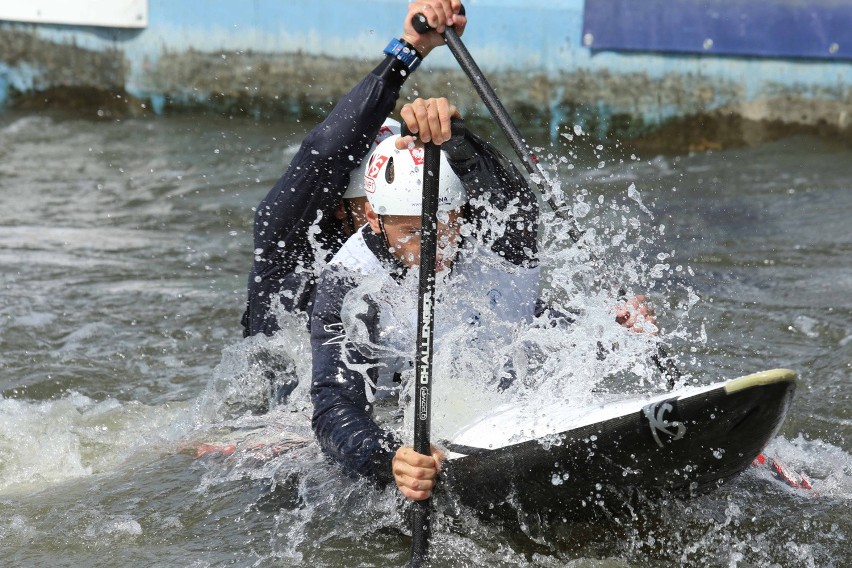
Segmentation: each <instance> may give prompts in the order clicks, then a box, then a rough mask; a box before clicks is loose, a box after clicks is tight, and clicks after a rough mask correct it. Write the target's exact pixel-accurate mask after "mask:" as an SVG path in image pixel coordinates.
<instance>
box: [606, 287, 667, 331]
mask: <svg viewBox="0 0 852 568" xmlns="http://www.w3.org/2000/svg"><path fill="white" fill-rule="evenodd" d="M615 321H616V322H618V323H620V324H621V325H623V326H624V327H626V328H627V329H629V330H630V331H634V332H636V333H650V334H651V335H657V331H659V329H658V328H657V319H656V318H655V317H654V307H653V306H651V305H650V304H648V302H647V300H646V299H645V296H642V295H641V294H640V295H638V296H633V297H632V298H630V299H629V300H627V301H626V302H625V303H623V304H621V305H619V306H618V307H616V309H615Z"/></svg>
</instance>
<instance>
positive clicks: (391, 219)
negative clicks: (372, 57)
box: [311, 99, 538, 500]
mask: <svg viewBox="0 0 852 568" xmlns="http://www.w3.org/2000/svg"><path fill="white" fill-rule="evenodd" d="M401 115H402V118H403V120H404V121H405V123H406V124H407V126H408V128H409V129H410V131H411V132H413V133H416V134H417V136H418V138H419V141H423V142H428V141H432V142H434V143H435V144H439V145H441V147H442V149H443V151H442V154H443V157H442V162H443V164H442V167H441V176H440V196H441V207H440V210H439V215H438V221H439V223H438V243H439V244H438V255H437V263H436V269H437V271H438V273H439V279H440V280H441V282H440V283H439V286H438V297H439V298H441V300H440V302H441V309H440V310H439V311H438V313H437V315H436V320H437V332H438V335H439V336H440V332H441V330H442V328H448V327H451V326H453V325H462V326H466V327H467V328H469V330H470V335H469V336H468V339H467V340H466V341H469V342H470V344H471V346H472V347H473V348H475V347H476V346H477V345H482V346H483V347H484V345H485V344H486V342H487V343H488V345H493V343H492V342H493V341H506V339H507V338H510V337H511V335H512V334H511V330H512V328H513V327H514V326H517V325H521V324H524V323H529V322H530V321H532V318H533V316H534V311H535V305H536V299H537V293H538V261H537V257H536V251H537V248H536V247H537V244H536V232H537V219H538V206H537V203H536V199H535V195H534V194H533V192H532V191H530V188H529V187H528V185H527V182H526V180H525V179H524V177H523V176H522V175H521V174H520V173H519V172H518V171H517V169H516V168H515V167H514V166H513V165H512V164H511V163H510V162H509V161H508V160H507V159H506V158H505V157H504V156H503V155H502V154H500V153H499V152H498V151H497V150H496V149H495V148H494V147H493V146H491V145H490V144H489V143H487V142H486V141H484V140H482V139H481V138H479V137H477V136H476V135H474V134H472V133H470V132H469V131H467V130H466V129H464V128H463V127H462V128H459V125H458V124H457V128H456V133H455V135H452V136H451V133H452V130H451V119H453V118H456V119H458V118H460V115H459V112H458V110H457V109H456V108H455V106H453V105H452V104H450V103H449V102H448V101H447V99H430V100H427V101H424V100H422V99H418V100H416V101H414V102H413V103H411V104H408V105H405V106H404V107H403V109H402V113H401ZM409 145H411V147H409ZM422 150H423V149H422V147H420V146H413V139H412V138H411V137H405V138H400V137H391V138H388V139H387V140H385V141H384V142H382V143H381V144H380V145H379V147H378V148H377V149H376V151H375V152H374V153H373V155H372V157H371V159H370V163H369V164H368V167H367V175H366V184H367V187H366V190H367V200H368V203H367V206H366V208H365V213H366V217H367V220H368V225H367V226H365V227H363V228H362V229H361V230H360V231H359V232H358V233H356V234H355V235H353V236H352V237H351V238H350V239H349V240H348V241H347V242H346V244H345V245H344V246H343V248H342V249H341V250H340V251H339V252H338V253H337V254H336V255H335V256H334V258H333V259H332V260H331V262H330V263H329V265H328V267H326V269H325V270H323V272H322V275H321V277H320V280H319V283H318V286H317V293H316V302H315V307H314V311H313V315H312V322H311V345H312V355H313V377H312V378H313V381H312V387H311V399H312V402H313V405H314V413H313V420H312V423H313V428H314V432H315V433H316V435H317V438H318V440H319V442H320V445H321V446H322V448H323V450H324V451H325V452H326V453H327V454H328V455H330V456H331V457H332V458H333V459H334V460H335V461H337V462H338V463H340V464H341V465H342V466H343V467H344V469H345V470H346V471H348V472H349V473H352V474H355V475H359V476H365V477H368V478H370V479H373V480H375V481H377V482H378V483H379V484H381V485H384V484H388V483H390V482H391V481H394V482H395V483H396V484H397V486H398V487H399V488H400V491H402V493H403V494H404V495H405V496H406V497H408V498H410V499H415V500H419V499H424V498H426V497H428V496H429V494H430V493H431V490H432V488H433V486H434V483H435V476H436V474H437V471H438V467H439V463H440V456H439V454H438V453H437V451H436V452H435V453H434V454H433V455H432V456H424V455H421V454H417V453H416V452H414V451H413V450H412V449H411V448H405V447H402V443H401V441H400V440H399V439H398V438H397V437H396V436H395V434H394V433H392V432H391V431H389V430H386V429H383V428H381V427H379V426H378V425H377V424H376V423H375V422H374V420H373V417H372V407H373V403H374V401H375V398H376V397H377V396H378V397H381V396H382V393H384V392H390V391H392V390H393V389H394V384H395V383H394V380H395V379H396V378H397V377H398V376H399V375H400V374H402V373H404V372H405V371H407V370H409V369H411V368H413V367H412V360H411V357H410V356H411V355H412V353H411V351H412V348H413V346H414V338H413V329H412V325H410V324H411V323H413V322H412V315H413V310H412V309H411V308H412V307H413V306H412V305H411V303H410V302H407V300H408V299H411V298H407V297H406V296H411V294H407V292H408V291H410V287H408V286H407V284H410V283H411V279H410V278H407V276H410V275H409V272H410V269H412V268H414V267H417V266H418V265H419V262H420V239H419V232H420V210H421V200H422V193H421V192H422V176H423V167H422V166H423V164H422ZM415 281H416V279H415ZM442 314H443V315H446V314H451V315H450V317H449V320H450V321H448V322H442V320H441V318H442ZM415 317H416V316H415ZM442 324H443V326H442ZM438 340H440V337H438Z"/></svg>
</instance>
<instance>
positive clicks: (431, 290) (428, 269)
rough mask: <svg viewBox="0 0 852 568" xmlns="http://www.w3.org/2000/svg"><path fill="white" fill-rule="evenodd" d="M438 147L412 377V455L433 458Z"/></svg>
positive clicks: (420, 557)
mask: <svg viewBox="0 0 852 568" xmlns="http://www.w3.org/2000/svg"><path fill="white" fill-rule="evenodd" d="M440 167H441V147H440V146H437V145H435V144H432V143H431V142H430V143H428V144H426V148H425V151H424V156H423V210H422V213H421V223H422V224H421V229H420V231H421V232H420V283H419V290H418V291H419V299H418V303H417V308H418V311H417V360H416V363H415V369H414V376H415V386H414V393H415V395H414V451H415V452H417V453H419V454H423V455H427V456H428V455H431V454H432V445H431V443H430V440H429V430H430V426H431V419H432V337H433V335H434V334H433V331H434V325H433V323H434V320H435V261H436V256H437V246H438V179H439V175H440ZM431 501H432V500H431V498H430V499H426V500H424V501H415V502H414V509H413V515H412V522H411V562H410V565H411V566H413V567H418V566H422V565H424V564H425V563H426V559H427V555H428V551H429V537H430V535H431V525H430V513H431V509H432V503H431Z"/></svg>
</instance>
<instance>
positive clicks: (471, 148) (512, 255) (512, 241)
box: [443, 123, 538, 267]
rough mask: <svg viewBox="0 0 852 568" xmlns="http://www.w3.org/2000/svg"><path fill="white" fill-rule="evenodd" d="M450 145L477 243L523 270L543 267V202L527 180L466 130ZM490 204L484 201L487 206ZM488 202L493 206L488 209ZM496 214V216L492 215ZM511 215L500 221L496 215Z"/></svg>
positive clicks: (447, 149)
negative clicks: (540, 239) (540, 222)
mask: <svg viewBox="0 0 852 568" xmlns="http://www.w3.org/2000/svg"><path fill="white" fill-rule="evenodd" d="M456 131H458V134H454V136H453V138H451V139H450V140H449V141H447V142H445V143H444V145H443V149H444V151H445V152H446V153H447V157H448V160H449V162H450V166H451V167H452V168H453V171H454V172H455V173H456V175H458V176H459V179H461V181H462V184H463V185H464V187H465V190H466V191H467V195H468V200H469V202H470V203H471V205H470V207H469V210H470V212H471V214H472V220H473V222H474V223H475V224H476V230H477V238H479V239H480V240H481V241H482V242H484V243H486V244H488V245H489V246H490V247H491V250H493V251H494V252H495V253H497V254H499V255H500V256H502V257H504V258H505V259H506V260H508V261H509V262H511V263H513V264H516V265H518V266H525V267H533V266H536V265H537V264H538V244H537V231H538V201H537V200H536V197H535V193H534V192H533V191H532V189H531V188H530V186H529V184H528V183H527V181H526V178H524V176H523V175H521V173H520V172H519V171H518V170H517V168H515V166H514V165H513V164H512V162H511V161H509V159H508V158H506V156H504V155H503V154H502V153H500V151H499V150H497V148H495V147H494V146H492V145H491V144H489V143H488V142H486V141H485V140H483V139H482V138H480V137H479V136H477V135H475V134H473V133H472V132H470V131H469V130H467V128H465V127H464V126H463V123H460V124H459V125H458V129H457V128H456V127H455V126H454V133H455V132H456ZM483 198H484V200H483ZM486 202H487V204H486ZM489 209H490V211H489ZM498 211H499V212H501V213H502V214H504V215H506V216H505V218H502V219H499V221H498V218H497V216H495V214H494V213H495V212H498Z"/></svg>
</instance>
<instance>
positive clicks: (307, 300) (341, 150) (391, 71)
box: [242, 0, 467, 336]
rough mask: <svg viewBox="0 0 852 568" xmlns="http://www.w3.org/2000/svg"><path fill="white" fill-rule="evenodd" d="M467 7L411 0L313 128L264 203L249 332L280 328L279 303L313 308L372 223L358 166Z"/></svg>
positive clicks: (459, 25)
mask: <svg viewBox="0 0 852 568" xmlns="http://www.w3.org/2000/svg"><path fill="white" fill-rule="evenodd" d="M460 10H461V2H460V1H459V0H421V1H420V2H418V3H417V4H409V8H408V13H407V14H406V16H405V20H404V23H403V34H402V36H401V38H400V39H399V40H397V39H394V40H392V41H391V42H390V44H389V45H388V47H387V48H386V49H385V50H384V53H385V59H384V60H383V61H382V62H381V63H380V64H379V65H378V66H377V67H376V68H375V69H374V70H373V71H372V72H371V73H370V74H368V75H367V76H366V77H365V78H364V79H363V80H362V81H361V82H360V83H358V84H357V85H356V86H355V87H354V88H353V89H352V90H351V91H350V92H349V93H347V94H346V95H345V96H343V97H342V98H341V99H340V101H339V102H338V103H337V105H336V106H335V107H334V109H333V110H332V111H331V113H330V114H329V115H328V117H327V118H326V119H325V120H324V121H323V122H322V123H320V124H319V125H318V126H317V127H316V128H314V129H313V130H312V131H311V132H310V133H308V135H307V136H306V137H305V139H304V140H303V141H302V145H301V147H300V148H299V151H298V152H297V153H296V156H295V157H294V158H293V161H292V162H291V163H290V166H289V167H288V168H287V171H286V172H285V173H284V175H283V176H282V177H281V178H280V179H279V180H278V182H277V183H276V184H275V186H274V187H273V188H272V189H271V190H270V192H269V194H268V195H267V196H266V197H265V198H264V199H263V201H261V203H260V205H258V207H257V209H256V212H255V219H254V262H253V264H252V268H251V272H250V274H249V278H248V300H247V303H246V310H245V313H244V314H243V317H242V325H243V328H244V329H243V333H244V335H245V336H252V335H256V334H265V335H272V334H274V333H275V332H276V331H277V330H278V329H280V323H279V321H278V319H277V317H276V310H278V309H282V310H284V311H285V312H291V313H305V314H307V315H308V316H310V313H311V310H312V307H313V294H314V286H315V281H316V278H317V276H318V275H319V271H320V270H321V267H322V266H323V265H324V264H325V262H327V261H328V260H329V259H330V258H331V256H332V255H333V254H334V253H335V252H337V250H338V249H340V247H341V246H342V244H343V242H344V241H345V239H346V237H347V236H348V235H349V234H351V233H352V232H354V231H355V229H357V228H358V227H360V226H361V225H363V223H364V217H363V214H362V212H363V205H364V202H365V198H364V197H363V195H364V194H363V191H362V185H363V171H362V172H361V173H360V174H359V173H357V172H358V166H359V165H360V164H361V162H362V160H363V158H364V157H365V156H366V155H367V152H368V151H370V149H371V147H373V148H374V147H375V145H374V144H373V142H374V141H381V139H382V137H384V136H386V135H388V134H390V133H392V131H393V129H394V127H393V126H392V125H391V124H387V123H386V124H385V126H384V128H383V127H382V126H383V121H384V120H385V118H386V117H387V116H388V115H389V114H390V113H391V112H392V111H393V109H394V107H395V105H396V102H397V99H398V98H399V91H400V88H401V87H402V85H403V83H405V81H406V79H407V78H408V77H410V76H411V73H412V72H413V71H414V70H415V69H417V66H418V65H419V64H420V62H421V60H422V59H423V58H424V57H426V55H428V53H429V52H431V51H432V49H434V48H435V47H437V46H439V45H442V44H443V43H444V40H443V38H442V37H441V35H440V32H441V31H443V30H444V28H445V26H446V25H452V26H454V28H455V30H456V31H457V33H459V34H461V33H462V32H463V31H464V27H465V24H466V21H467V20H466V18H465V17H464V16H461V15H459V11H460ZM418 13H422V14H424V15H425V16H426V18H427V19H428V21H429V25H430V26H431V27H432V28H433V29H434V31H431V32H428V33H425V34H419V33H417V31H416V30H415V29H414V28H413V27H412V25H411V19H412V17H413V16H414V15H415V14H418ZM376 143H377V142H376ZM279 306H280V308H279Z"/></svg>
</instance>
